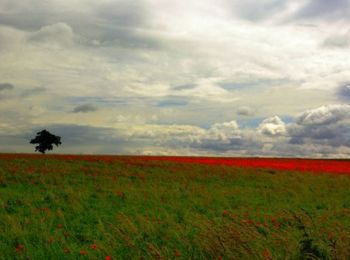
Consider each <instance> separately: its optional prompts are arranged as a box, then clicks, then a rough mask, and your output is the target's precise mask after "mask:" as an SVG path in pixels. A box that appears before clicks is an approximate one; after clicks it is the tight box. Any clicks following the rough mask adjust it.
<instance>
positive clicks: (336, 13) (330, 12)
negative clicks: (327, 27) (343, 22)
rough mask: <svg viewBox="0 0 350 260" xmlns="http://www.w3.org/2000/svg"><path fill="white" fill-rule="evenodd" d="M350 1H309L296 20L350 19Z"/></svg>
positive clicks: (297, 14)
mask: <svg viewBox="0 0 350 260" xmlns="http://www.w3.org/2000/svg"><path fill="white" fill-rule="evenodd" d="M349 15H350V2H349V1H348V0H331V1H330V0H309V1H308V2H307V3H306V4H305V5H304V6H303V7H302V8H301V9H300V10H299V11H298V12H297V13H296V15H295V17H296V18H302V19H313V18H325V19H330V20H340V19H349Z"/></svg>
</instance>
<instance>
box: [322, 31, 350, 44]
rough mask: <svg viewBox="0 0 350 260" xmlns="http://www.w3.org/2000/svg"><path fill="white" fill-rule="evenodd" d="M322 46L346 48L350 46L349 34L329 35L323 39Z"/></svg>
mask: <svg viewBox="0 0 350 260" xmlns="http://www.w3.org/2000/svg"><path fill="white" fill-rule="evenodd" d="M322 46H324V47H329V48H347V47H349V46H350V34H349V33H347V34H343V35H332V36H329V37H328V38H326V39H325V40H324V42H323V43H322Z"/></svg>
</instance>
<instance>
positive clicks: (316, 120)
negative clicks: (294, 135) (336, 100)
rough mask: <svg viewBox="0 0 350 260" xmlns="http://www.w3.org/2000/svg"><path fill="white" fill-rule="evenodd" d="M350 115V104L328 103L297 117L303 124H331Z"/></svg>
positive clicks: (299, 123) (298, 122)
mask: <svg viewBox="0 0 350 260" xmlns="http://www.w3.org/2000/svg"><path fill="white" fill-rule="evenodd" d="M349 116H350V106H349V105H327V106H322V107H319V108H316V109H311V110H307V111H305V112H303V113H302V114H301V115H300V116H299V117H298V118H296V123H297V124H298V125H303V126H307V125H310V126H320V125H329V124H334V123H337V122H339V121H341V120H343V119H346V118H349Z"/></svg>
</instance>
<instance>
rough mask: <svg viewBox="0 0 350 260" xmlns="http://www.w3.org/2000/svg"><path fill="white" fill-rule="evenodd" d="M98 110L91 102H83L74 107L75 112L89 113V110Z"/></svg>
mask: <svg viewBox="0 0 350 260" xmlns="http://www.w3.org/2000/svg"><path fill="white" fill-rule="evenodd" d="M95 111H97V107H95V106H93V105H91V104H83V105H79V106H76V107H75V108H74V109H73V111H72V112H73V113H89V112H95Z"/></svg>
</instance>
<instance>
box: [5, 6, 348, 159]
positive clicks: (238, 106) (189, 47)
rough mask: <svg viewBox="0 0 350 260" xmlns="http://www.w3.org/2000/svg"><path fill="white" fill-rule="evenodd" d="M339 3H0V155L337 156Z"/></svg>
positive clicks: (344, 126) (341, 149) (342, 54)
mask: <svg viewBox="0 0 350 260" xmlns="http://www.w3.org/2000/svg"><path fill="white" fill-rule="evenodd" d="M349 17H350V0H332V1H328V0H262V1H253V0H245V1H241V0H233V1H232V0H193V1H184V0H178V1H161V0H134V1H129V0H100V1H92V0H84V1H82V0H73V1H72V0H71V1H66V0H48V1H39V0H24V1H13V0H0V60H1V62H0V115H1V117H0V152H32V151H33V147H32V146H31V145H30V144H28V141H29V139H30V138H31V137H33V136H34V135H35V133H36V132H37V131H38V130H41V129H43V128H46V129H47V130H49V131H51V132H53V133H54V134H57V135H60V136H61V137H62V141H63V145H62V147H60V148H58V149H55V152H59V153H84V154H86V153H109V154H167V155H173V154H177V155H219V156H293V157H342V158H349V157H350V83H349V82H350V25H349V22H350V18H349Z"/></svg>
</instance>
